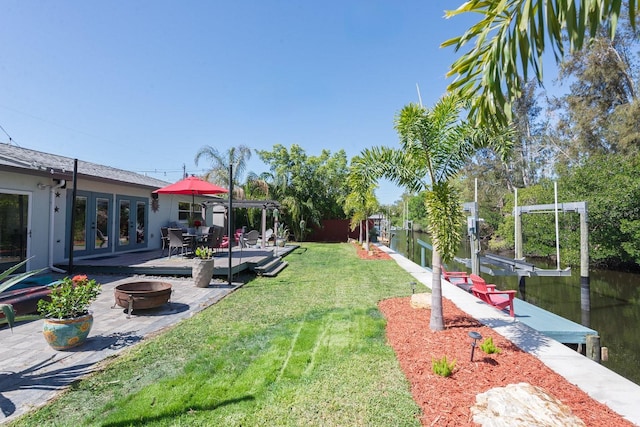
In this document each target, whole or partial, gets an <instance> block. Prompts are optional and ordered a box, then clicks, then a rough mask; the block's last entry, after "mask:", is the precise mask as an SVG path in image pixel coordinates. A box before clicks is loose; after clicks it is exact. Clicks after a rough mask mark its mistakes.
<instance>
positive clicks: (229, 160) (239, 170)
mask: <svg viewBox="0 0 640 427" xmlns="http://www.w3.org/2000/svg"><path fill="white" fill-rule="evenodd" d="M200 159H205V160H208V161H209V162H210V163H211V167H210V168H209V170H208V171H207V172H206V173H205V175H204V179H206V180H207V181H211V182H215V183H217V184H219V185H223V186H226V187H229V165H233V178H232V179H233V184H234V187H235V186H238V187H240V184H241V182H242V177H243V176H244V172H245V170H246V168H247V162H248V161H249V160H250V159H251V149H250V148H249V147H247V146H245V145H238V146H237V147H231V148H229V149H228V150H227V152H226V153H221V152H220V151H218V150H217V149H216V148H214V147H212V146H210V145H205V146H204V147H202V148H200V150H198V152H197V153H196V157H195V164H196V166H197V165H198V162H199V161H200Z"/></svg>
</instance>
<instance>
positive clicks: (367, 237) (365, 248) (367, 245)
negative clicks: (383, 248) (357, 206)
mask: <svg viewBox="0 0 640 427" xmlns="http://www.w3.org/2000/svg"><path fill="white" fill-rule="evenodd" d="M365 223H366V224H367V228H366V233H367V235H366V237H365V239H366V240H365V241H366V243H365V245H364V250H365V251H367V252H369V219H368V218H367V220H366V221H365Z"/></svg>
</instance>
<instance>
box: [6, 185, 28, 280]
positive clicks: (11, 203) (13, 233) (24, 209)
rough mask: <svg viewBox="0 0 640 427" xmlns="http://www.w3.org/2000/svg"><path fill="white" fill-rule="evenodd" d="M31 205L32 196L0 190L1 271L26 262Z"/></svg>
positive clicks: (23, 269)
mask: <svg viewBox="0 0 640 427" xmlns="http://www.w3.org/2000/svg"><path fill="white" fill-rule="evenodd" d="M30 205H31V195H29V194H20V193H7V192H2V190H0V271H4V270H6V269H7V268H9V267H11V266H13V265H15V264H17V263H19V262H20V261H23V260H25V259H26V258H27V256H28V254H29V243H30V240H31V228H30V226H29V206H30ZM25 270H26V269H25V267H23V268H22V269H21V271H25Z"/></svg>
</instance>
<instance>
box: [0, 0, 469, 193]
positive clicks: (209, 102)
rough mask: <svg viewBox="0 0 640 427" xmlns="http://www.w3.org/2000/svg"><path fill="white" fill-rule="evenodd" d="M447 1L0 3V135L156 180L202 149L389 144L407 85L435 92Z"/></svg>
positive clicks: (441, 78) (450, 27) (385, 188)
mask: <svg viewBox="0 0 640 427" xmlns="http://www.w3.org/2000/svg"><path fill="white" fill-rule="evenodd" d="M461 3H462V0H459V1H458V0H456V1H439V0H419V1H414V0H407V1H378V0H362V1H360V0H358V1H349V0H339V1H333V0H328V1H327V0H325V1H322V2H318V1H294V0H289V1H284V0H280V1H276V0H239V1H195V0H187V1H177V0H176V1H163V0H126V1H124V0H113V1H101V2H98V1H86V0H82V1H80V0H78V1H71V0H59V1H53V0H46V1H37V0H3V1H2V2H0V46H2V48H1V50H0V52H1V54H0V126H2V128H4V130H5V131H6V133H5V132H2V131H1V130H0V141H1V142H9V137H8V136H7V134H8V135H10V136H11V138H12V139H13V140H14V141H15V143H17V144H18V145H20V146H21V147H25V148H31V149H36V150H41V151H46V152H52V153H56V154H60V155H65V156H69V157H77V158H79V159H82V160H87V161H92V162H98V163H102V164H106V165H109V166H113V167H118V168H123V169H127V170H133V171H137V172H142V173H146V174H148V175H150V176H154V177H156V178H160V179H164V180H167V181H169V182H174V181H177V180H178V179H180V178H181V176H182V170H183V166H184V167H185V168H186V171H187V172H188V173H195V174H198V173H202V170H203V169H205V168H206V166H207V165H206V163H203V162H200V164H199V166H198V167H196V165H195V164H194V157H195V153H196V152H197V150H198V149H199V148H200V147H202V146H204V145H211V146H213V147H216V148H217V149H218V150H220V151H222V152H226V150H228V149H229V148H230V147H232V146H238V145H240V144H244V145H246V146H248V147H250V148H253V149H261V150H271V149H272V147H273V146H274V144H282V145H284V146H287V147H289V146H291V145H292V144H298V145H300V146H301V147H303V148H304V150H305V151H306V153H307V154H308V155H318V154H320V151H321V150H322V149H328V150H330V151H331V152H332V153H335V152H337V151H338V150H340V149H345V150H346V152H347V157H348V158H349V159H351V157H353V156H355V155H357V154H358V153H359V152H360V151H361V150H363V149H364V148H367V147H372V146H376V145H385V146H390V147H396V146H398V139H397V136H396V133H395V131H394V129H393V118H394V115H395V114H396V113H397V112H398V111H399V110H400V109H401V108H402V107H403V106H404V105H405V104H407V103H409V102H417V100H418V97H417V92H416V84H418V85H419V86H420V91H421V95H422V101H423V103H424V104H425V105H427V106H428V105H433V104H434V103H435V102H436V101H437V99H438V98H440V97H441V96H442V95H443V94H444V92H445V88H446V85H447V83H448V81H447V80H446V79H445V74H446V72H447V70H448V67H449V65H450V64H451V62H452V61H453V60H455V57H456V54H455V53H454V51H453V49H441V48H440V47H439V46H440V43H442V42H443V41H444V40H446V39H448V38H450V37H453V36H456V35H460V34H462V33H463V32H464V30H465V29H466V28H467V27H468V26H469V25H470V20H469V18H461V17H457V18H452V19H449V20H446V19H444V17H443V16H444V10H446V9H455V8H456V7H457V6H459V5H460V4H461ZM248 169H249V170H250V171H253V172H256V173H260V172H263V171H266V170H267V166H266V165H265V164H264V163H262V162H261V161H260V160H259V158H258V156H256V155H254V156H253V157H252V160H251V161H250V163H249V168H248ZM377 195H378V198H379V200H380V201H381V202H382V203H392V202H393V201H395V200H397V199H398V198H399V197H400V195H401V190H399V189H397V188H396V187H395V186H393V185H390V184H389V183H384V182H383V183H381V186H380V188H379V190H378V191H377Z"/></svg>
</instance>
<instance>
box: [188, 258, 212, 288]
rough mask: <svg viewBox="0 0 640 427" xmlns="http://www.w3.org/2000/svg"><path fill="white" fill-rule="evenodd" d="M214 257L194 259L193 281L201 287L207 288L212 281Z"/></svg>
mask: <svg viewBox="0 0 640 427" xmlns="http://www.w3.org/2000/svg"><path fill="white" fill-rule="evenodd" d="M213 267H214V265H213V258H212V259H200V258H195V259H194V260H193V266H192V268H191V277H193V283H194V284H195V285H196V286H197V287H199V288H206V287H207V286H209V283H211V278H212V277H213Z"/></svg>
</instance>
